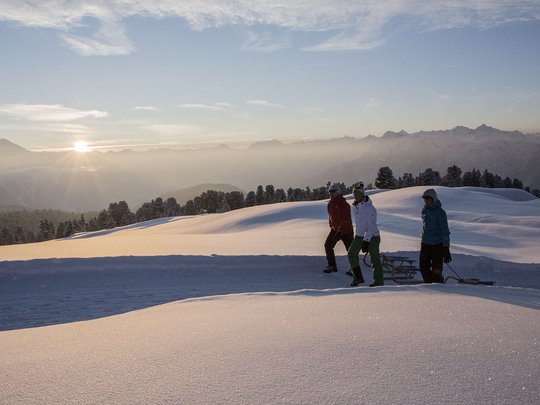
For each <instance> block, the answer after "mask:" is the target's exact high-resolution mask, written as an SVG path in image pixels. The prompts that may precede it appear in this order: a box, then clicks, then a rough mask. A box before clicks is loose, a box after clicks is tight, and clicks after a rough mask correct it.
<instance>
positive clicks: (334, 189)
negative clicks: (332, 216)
mask: <svg viewBox="0 0 540 405" xmlns="http://www.w3.org/2000/svg"><path fill="white" fill-rule="evenodd" d="M328 192H329V193H337V194H338V195H340V194H341V193H342V190H341V186H340V185H339V184H338V183H334V184H332V185H331V186H330V188H329V189H328Z"/></svg>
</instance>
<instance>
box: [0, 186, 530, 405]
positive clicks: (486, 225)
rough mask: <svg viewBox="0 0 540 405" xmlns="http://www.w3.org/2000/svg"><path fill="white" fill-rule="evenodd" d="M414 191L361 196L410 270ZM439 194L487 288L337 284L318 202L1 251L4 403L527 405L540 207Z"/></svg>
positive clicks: (341, 260) (461, 248)
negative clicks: (328, 263) (489, 283)
mask: <svg viewBox="0 0 540 405" xmlns="http://www.w3.org/2000/svg"><path fill="white" fill-rule="evenodd" d="M422 191H423V188H411V189H403V190H395V191H385V192H379V193H374V194H372V198H373V201H374V204H375V206H376V207H377V209H378V211H379V224H380V227H381V230H382V239H383V245H382V247H383V249H382V250H384V251H390V252H399V253H402V254H405V255H408V256H410V257H412V258H416V257H417V250H418V245H419V240H418V237H419V235H420V228H421V223H420V219H419V212H420V209H421V204H422V201H421V199H420V195H421V194H422ZM437 192H438V193H439V195H440V198H441V200H442V202H443V206H444V207H445V208H446V210H447V212H448V216H449V220H450V228H451V232H452V235H451V238H452V251H453V256H454V261H453V262H452V267H453V268H454V269H456V270H457V271H458V272H459V273H460V274H461V275H462V276H464V277H478V278H483V279H489V280H493V281H496V285H495V286H494V287H486V286H472V285H460V284H455V283H453V284H445V285H415V286H396V285H393V284H392V283H391V282H389V283H388V284H387V285H385V286H384V287H379V288H368V287H358V288H350V287H348V285H349V283H350V278H349V277H348V276H347V275H345V274H344V271H345V270H347V269H348V265H347V260H346V258H345V256H344V255H345V251H344V249H343V247H342V246H340V247H338V250H337V253H338V265H339V266H340V272H338V273H334V274H324V273H323V272H322V271H321V270H322V267H323V266H324V265H325V260H324V257H323V247H322V243H323V241H324V238H325V236H326V232H327V219H326V202H324V201H323V202H303V203H283V204H277V205H269V206H262V207H254V208H249V209H244V210H239V211H233V212H229V213H225V214H217V215H205V216H199V217H179V218H167V219H162V220H156V221H148V222H146V223H142V224H135V225H132V226H128V227H124V228H118V229H113V230H106V231H100V232H95V233H86V234H78V235H75V236H73V237H71V238H68V239H64V240H58V241H50V242H44V243H37V244H30V245H21V246H6V247H0V258H1V259H2V261H0V347H2V353H1V354H0V368H1V369H2V378H1V382H2V389H1V390H0V403H9V404H43V403H81V404H83V403H115V404H128V403H129V404H132V403H163V404H166V403H171V404H178V403H189V404H197V403H201V404H202V403H205V404H206V403H294V404H313V403H366V404H376V403H381V404H382V403H384V404H389V403H426V404H427V403H429V404H431V403H448V404H455V403H486V404H492V403H500V404H516V403H520V404H536V403H538V402H539V401H540V388H539V385H538V381H539V380H540V369H539V368H538V364H539V362H540V351H539V347H538V346H539V342H538V338H539V336H540V264H538V263H539V262H540V254H539V252H538V240H540V226H539V225H540V223H539V218H540V205H539V201H540V200H537V199H533V198H530V197H528V195H527V194H526V193H524V192H522V191H519V190H486V189H475V188H459V189H446V188H437ZM503 260H504V261H503ZM517 262H519V263H517ZM363 272H364V275H365V278H366V281H368V282H369V281H371V273H370V271H369V269H368V268H366V267H365V266H364V267H363ZM445 272H446V273H447V274H449V269H448V268H446V267H445Z"/></svg>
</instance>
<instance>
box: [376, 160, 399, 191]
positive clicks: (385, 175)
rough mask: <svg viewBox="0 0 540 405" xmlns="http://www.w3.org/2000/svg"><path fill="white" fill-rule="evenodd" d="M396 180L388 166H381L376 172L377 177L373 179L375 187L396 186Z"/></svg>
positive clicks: (391, 187) (390, 187) (389, 187)
mask: <svg viewBox="0 0 540 405" xmlns="http://www.w3.org/2000/svg"><path fill="white" fill-rule="evenodd" d="M396 184H397V180H396V178H395V177H394V173H393V172H392V169H390V168H389V167H388V166H384V167H381V168H380V169H379V172H378V173H377V179H376V180H375V187H377V188H379V189H393V188H396Z"/></svg>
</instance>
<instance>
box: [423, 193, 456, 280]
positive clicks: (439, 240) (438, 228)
mask: <svg viewBox="0 0 540 405" xmlns="http://www.w3.org/2000/svg"><path fill="white" fill-rule="evenodd" d="M422 198H423V199H424V208H423V209H422V225H423V228H422V245H421V248H420V261H419V262H420V272H421V273H422V278H423V279H424V282H425V283H443V282H444V277H443V262H444V263H450V262H451V261H452V256H451V255H450V230H449V229H448V219H447V217H446V211H445V210H443V208H442V204H441V202H440V201H439V199H438V197H437V192H436V191H435V190H434V189H432V188H430V189H427V190H426V191H424V193H423V194H422Z"/></svg>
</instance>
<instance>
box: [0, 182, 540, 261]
mask: <svg viewBox="0 0 540 405" xmlns="http://www.w3.org/2000/svg"><path fill="white" fill-rule="evenodd" d="M424 189H425V187H412V188H406V189H400V190H393V191H385V192H379V193H376V194H373V195H372V198H373V202H374V205H375V207H376V208H377V209H378V211H379V225H380V228H381V231H382V234H381V238H382V246H381V250H382V251H387V252H396V251H417V250H418V249H419V243H420V242H419V236H420V233H421V228H422V224H421V220H420V211H421V209H422V204H423V203H422V199H421V198H420V196H421V195H422V192H423V190H424ZM436 190H437V192H438V193H439V195H440V199H441V201H442V203H443V208H445V209H446V210H447V213H448V218H449V225H450V232H451V233H452V235H451V241H452V252H454V253H464V254H469V255H481V256H487V257H490V258H493V259H497V260H506V261H513V262H519V263H540V250H539V249H536V247H537V246H538V241H539V240H540V199H537V198H535V197H533V196H532V195H530V194H529V193H526V192H525V191H522V190H514V189H512V190H509V189H481V188H445V187H436ZM327 223H328V219H327V214H326V201H314V202H294V203H281V204H273V205H264V206H257V207H252V208H246V209H243V210H237V211H231V212H227V213H224V214H212V215H203V216H195V217H176V218H163V219H158V220H153V221H147V222H143V223H138V224H134V225H130V226H126V227H122V228H116V229H112V230H103V231H99V232H92V233H83V234H78V235H75V236H73V237H71V238H67V239H64V240H54V241H49V242H44V243H37V244H33V245H30V246H29V245H20V246H6V247H0V257H2V258H3V259H4V260H28V259H36V258H67V257H103V256H155V255H192V254H196V255H211V254H219V255H262V254H265V255H317V256H318V255H321V254H323V248H322V244H323V242H324V239H325V237H326V234H327V231H328V226H327Z"/></svg>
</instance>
